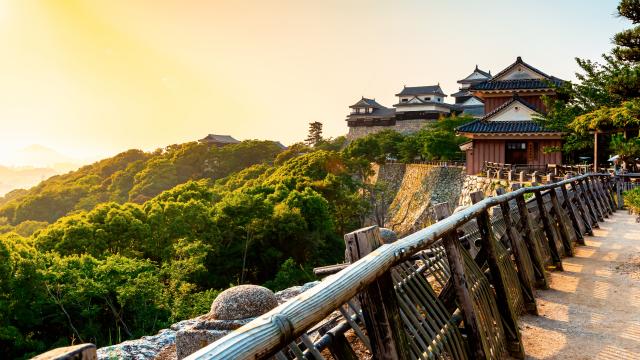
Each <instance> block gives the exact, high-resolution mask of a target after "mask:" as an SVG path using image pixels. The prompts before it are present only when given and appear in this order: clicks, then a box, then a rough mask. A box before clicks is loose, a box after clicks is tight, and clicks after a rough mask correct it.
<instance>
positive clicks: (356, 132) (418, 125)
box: [347, 120, 434, 141]
mask: <svg viewBox="0 0 640 360" xmlns="http://www.w3.org/2000/svg"><path fill="white" fill-rule="evenodd" d="M433 121H434V120H398V121H396V124H395V125H392V126H354V127H349V132H348V133H347V140H349V141H352V140H355V139H358V138H361V137H365V136H367V135H369V134H375V133H378V132H380V131H383V130H395V131H397V132H399V133H401V134H411V133H415V132H417V131H419V130H420V129H422V128H423V127H424V126H425V125H426V124H428V123H431V122H433Z"/></svg>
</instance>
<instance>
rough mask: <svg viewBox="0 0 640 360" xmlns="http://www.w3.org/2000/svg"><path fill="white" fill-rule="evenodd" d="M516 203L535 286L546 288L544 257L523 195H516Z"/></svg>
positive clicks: (547, 286)
mask: <svg viewBox="0 0 640 360" xmlns="http://www.w3.org/2000/svg"><path fill="white" fill-rule="evenodd" d="M516 204H518V212H520V226H521V227H522V232H523V235H524V241H525V243H526V244H527V248H528V249H529V255H530V256H531V261H532V262H533V267H534V269H535V275H536V286H538V287H539V288H541V289H548V288H549V281H548V280H547V272H546V270H545V264H544V259H543V258H542V255H541V253H540V248H539V247H538V242H537V241H536V238H535V231H536V230H535V229H536V226H535V225H534V224H533V223H532V219H531V214H530V213H529V209H528V208H527V203H526V201H525V200H524V196H523V195H520V196H518V197H516Z"/></svg>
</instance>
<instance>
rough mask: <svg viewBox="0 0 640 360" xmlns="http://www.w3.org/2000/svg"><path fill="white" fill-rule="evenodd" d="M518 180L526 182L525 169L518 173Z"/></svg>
mask: <svg viewBox="0 0 640 360" xmlns="http://www.w3.org/2000/svg"><path fill="white" fill-rule="evenodd" d="M518 181H519V182H521V183H523V182H524V171H520V174H519V175H518Z"/></svg>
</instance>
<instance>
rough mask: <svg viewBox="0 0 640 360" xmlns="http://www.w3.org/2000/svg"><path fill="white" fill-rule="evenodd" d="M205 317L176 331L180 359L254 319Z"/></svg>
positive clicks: (177, 353) (177, 351)
mask: <svg viewBox="0 0 640 360" xmlns="http://www.w3.org/2000/svg"><path fill="white" fill-rule="evenodd" d="M205 318H206V316H203V317H201V318H200V319H201V320H200V321H197V322H196V323H194V324H192V325H191V326H188V327H186V328H184V329H182V330H180V331H178V332H177V333H176V355H177V358H178V359H183V358H185V357H187V356H189V355H191V354H193V353H194V352H196V351H198V350H200V349H202V348H203V347H205V346H207V345H209V344H211V343H212V342H214V341H216V340H218V339H220V338H221V337H223V336H225V335H227V334H228V333H230V332H231V331H233V330H235V329H237V328H239V327H241V326H242V325H245V324H247V323H248V322H250V321H251V320H253V319H254V318H248V319H242V320H204V319H205Z"/></svg>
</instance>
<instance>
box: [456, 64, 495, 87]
mask: <svg viewBox="0 0 640 360" xmlns="http://www.w3.org/2000/svg"><path fill="white" fill-rule="evenodd" d="M488 79H491V72H486V71H483V70H480V69H479V68H478V65H476V68H475V69H474V70H473V72H471V74H469V75H468V76H467V77H466V78H464V79H462V80H458V83H459V84H474V83H478V82H481V81H485V80H488Z"/></svg>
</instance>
